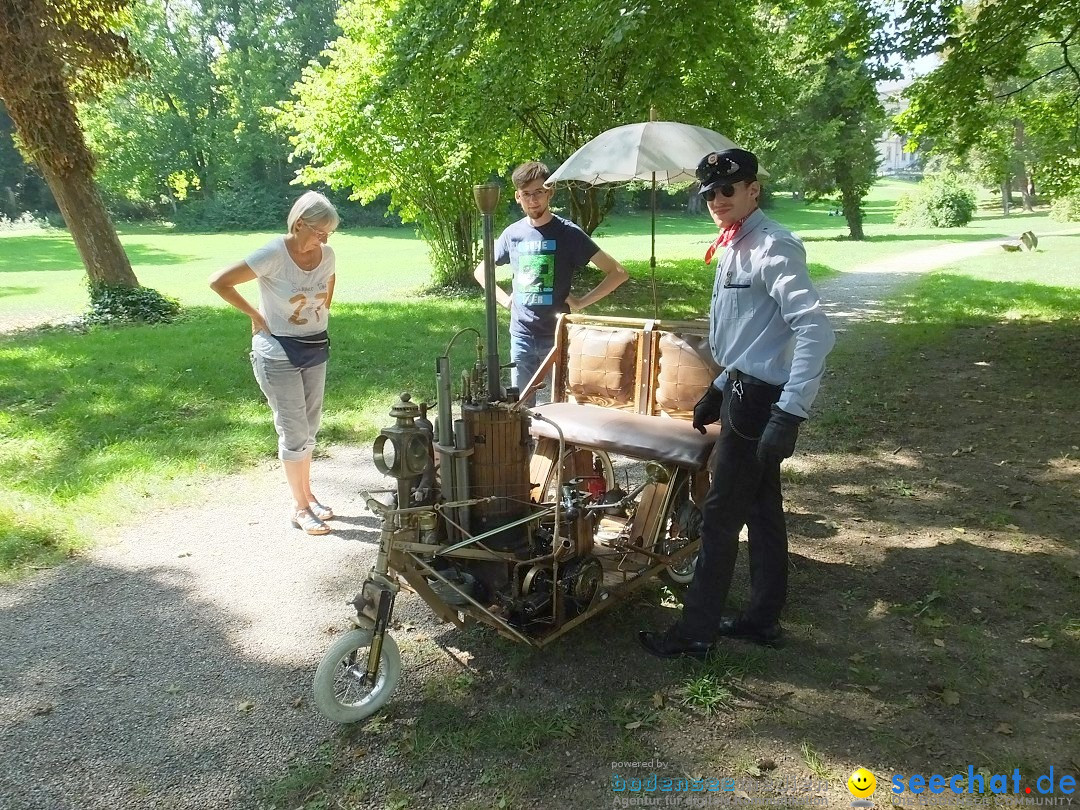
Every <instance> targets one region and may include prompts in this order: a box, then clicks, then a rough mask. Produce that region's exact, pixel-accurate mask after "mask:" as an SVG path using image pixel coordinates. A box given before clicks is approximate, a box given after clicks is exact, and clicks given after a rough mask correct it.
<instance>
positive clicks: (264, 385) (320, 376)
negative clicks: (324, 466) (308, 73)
mask: <svg viewBox="0 0 1080 810" xmlns="http://www.w3.org/2000/svg"><path fill="white" fill-rule="evenodd" d="M288 226H289V232H288V233H287V234H286V235H285V236H279V237H277V238H276V239H274V240H273V241H271V242H269V243H267V244H266V245H264V246H263V247H261V248H259V249H258V250H256V251H255V252H254V253H252V254H251V255H250V256H248V257H247V258H246V259H244V261H242V262H239V263H238V264H234V265H233V266H231V267H227V268H225V269H224V270H221V271H219V272H217V273H214V275H212V276H211V277H210V288H211V289H212V290H213V291H214V292H216V293H217V294H218V295H220V296H221V297H222V298H224V299H225V300H226V301H227V302H228V303H230V304H232V306H234V307H236V308H237V309H238V310H240V311H241V312H243V313H244V314H245V315H247V316H248V317H249V318H251V365H252V369H253V370H254V372H255V379H256V380H258V382H259V387H260V388H261V389H262V392H263V394H265V395H266V401H267V402H268V403H269V405H270V409H271V410H272V411H273V412H274V428H275V429H276V430H277V434H278V457H279V458H280V459H281V464H282V467H284V469H285V478H286V479H287V480H288V482H289V490H290V491H291V493H292V497H293V508H292V517H291V520H292V524H293V525H294V526H296V527H297V528H299V529H303V530H304V531H306V532H307V533H308V534H327V533H329V532H330V527H329V526H327V525H326V523H325V521H327V520H330V519H331V518H332V517H334V513H333V511H332V510H331V509H330V507H328V506H324V505H322V504H321V503H319V500H318V499H317V498H316V497H315V496H314V495H313V494H312V492H311V451H312V449H314V447H315V434H316V433H317V432H318V430H319V422H320V420H321V418H322V404H323V388H324V385H325V383H326V360H327V357H328V356H329V352H330V339H329V336H328V335H327V332H326V322H327V319H328V317H329V314H330V302H331V301H332V300H333V297H334V268H335V264H334V261H335V260H334V251H333V249H332V248H331V247H330V246H329V245H327V244H326V240H327V238H328V237H329V236H330V234H332V233H333V232H334V229H335V228H337V226H338V214H337V211H336V210H335V209H334V206H333V205H332V204H331V203H330V201H329V200H327V199H326V197H324V196H323V195H321V194H319V193H317V192H314V191H309V192H307V193H306V194H304V195H303V196H302V197H300V199H298V200H297V201H296V203H295V204H294V205H293V207H292V210H291V211H290V212H289V218H288ZM253 279H256V280H258V283H259V308H258V309H256V308H255V307H253V306H252V305H251V304H250V303H249V302H248V300H247V299H246V298H244V296H242V295H241V294H240V293H239V292H238V291H237V289H236V287H237V285H239V284H243V283H244V282H247V281H251V280H253Z"/></svg>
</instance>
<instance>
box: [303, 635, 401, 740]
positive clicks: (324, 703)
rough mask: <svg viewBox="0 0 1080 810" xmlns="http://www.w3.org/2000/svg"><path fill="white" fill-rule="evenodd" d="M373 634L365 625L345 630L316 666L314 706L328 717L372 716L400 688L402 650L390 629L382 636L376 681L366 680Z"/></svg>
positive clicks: (351, 720) (346, 719) (340, 720)
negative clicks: (400, 650) (398, 686)
mask: <svg viewBox="0 0 1080 810" xmlns="http://www.w3.org/2000/svg"><path fill="white" fill-rule="evenodd" d="M371 637H372V632H371V630H365V629H358V630H352V631H350V632H348V633H346V634H345V635H343V636H342V637H341V638H339V639H338V640H337V641H335V642H334V643H333V644H332V645H331V646H330V649H329V650H327V651H326V655H325V656H323V660H322V662H320V664H319V668H318V669H317V670H315V683H314V692H315V706H316V707H317V708H318V710H319V711H320V712H321V713H322V715H323V717H325V718H326V719H327V720H332V721H333V722H335V723H355V722H357V721H358V720H363V719H364V718H366V717H370V716H371V715H373V714H375V712H377V711H378V710H379V709H381V708H382V707H383V706H385V705H386V703H387V701H389V700H390V695H392V694H393V693H394V689H396V688H397V685H398V681H399V680H401V653H400V652H399V651H398V646H397V642H396V641H394V639H393V637H392V636H391V635H390V634H389V633H387V634H386V635H385V636H383V644H382V653H381V654H380V656H379V674H378V675H377V676H376V678H375V683H374V684H371V683H368V682H367V671H366V670H367V663H368V652H369V651H370V649H371Z"/></svg>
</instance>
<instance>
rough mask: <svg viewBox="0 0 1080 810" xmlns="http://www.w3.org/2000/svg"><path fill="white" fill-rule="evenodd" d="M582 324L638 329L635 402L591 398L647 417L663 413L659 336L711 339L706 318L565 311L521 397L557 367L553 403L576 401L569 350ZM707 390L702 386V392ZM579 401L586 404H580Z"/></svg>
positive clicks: (683, 415)
mask: <svg viewBox="0 0 1080 810" xmlns="http://www.w3.org/2000/svg"><path fill="white" fill-rule="evenodd" d="M573 325H581V326H586V327H593V328H596V329H601V330H603V329H611V330H614V329H633V330H636V331H637V346H636V349H637V357H636V360H635V364H634V397H633V400H632V402H630V403H627V404H625V405H618V406H612V405H610V404H607V403H604V402H603V401H600V400H597V399H588V400H587V401H588V403H589V404H592V405H601V406H604V407H618V408H619V409H620V410H631V411H633V412H634V413H639V414H643V415H646V416H661V413H662V409H661V408H660V406H659V405H658V403H657V401H656V393H657V388H658V385H659V382H658V381H659V376H660V339H661V338H662V337H663V335H664V334H665V333H673V334H676V335H679V336H683V337H695V338H705V339H706V340H707V339H708V336H709V326H708V323H707V322H705V321H661V320H658V319H652V318H650V319H644V318H618V317H607V316H596V315H573V314H564V315H560V316H559V322H558V325H557V327H556V332H555V345H554V347H553V348H552V350H551V351H550V352H549V353H548V355H547V357H546V358H545V359H544V362H543V363H541V365H540V368H538V369H537V371H536V373H535V374H534V375H533V376H532V379H530V380H529V382H528V383H527V384H526V386H525V390H524V391H522V392H521V399H522V400H527V399H528V397H529V396H530V395H532V394H534V393H535V392H536V391H537V390H538V389H539V388H540V386H541V385H542V383H543V382H544V380H545V378H546V377H547V376H548V374H549V373H550V372H551V371H552V369H553V368H554V383H553V391H552V396H551V401H552V402H568V401H577V399H576V397H574V396H573V395H572V394H571V393H570V392H569V390H568V383H567V377H568V374H569V368H568V363H567V349H568V345H569V327H570V326H573ZM701 359H702V363H703V365H704V364H708V365H710V366H712V369H713V371H714V372H715V373H714V377H715V376H717V375H719V373H720V369H719V368H717V367H716V366H715V364H714V363H713V362H712V360H711V358H708V357H704V356H702V358H701ZM704 392H705V390H704V388H702V393H704ZM579 404H585V403H580V402H579ZM663 415H664V416H667V417H671V418H677V419H689V418H690V417H691V416H692V415H693V414H692V412H691V411H690V410H683V411H668V412H663Z"/></svg>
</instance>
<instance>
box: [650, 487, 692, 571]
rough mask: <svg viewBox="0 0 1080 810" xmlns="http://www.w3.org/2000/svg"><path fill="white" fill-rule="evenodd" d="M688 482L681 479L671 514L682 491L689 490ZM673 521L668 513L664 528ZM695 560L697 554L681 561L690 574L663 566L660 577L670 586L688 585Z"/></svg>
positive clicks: (675, 508)
mask: <svg viewBox="0 0 1080 810" xmlns="http://www.w3.org/2000/svg"><path fill="white" fill-rule="evenodd" d="M690 482H691V479H690V478H684V479H683V481H682V483H681V484H680V486H679V489H680V492H678V493H676V495H675V497H674V498H673V499H672V501H673V503H672V505H671V510H672V512H674V511H675V510H677V509H678V508H679V502H680V500H681V498H682V497H684V496H683V493H682V490H686V489H689V487H690ZM685 497H688V496H685ZM674 519H675V517H674V515H673V514H671V512H669V513H668V517H667V520H666V521H665V522H664V523H665V527H666V526H669V525H671V521H673V520H674ZM665 530H666V529H665ZM698 539H699V540H700V539H701V538H700V537H699V538H698ZM697 559H698V555H697V554H691V555H690V556H689V557H688V558H686V559H685V560H684V561H683V564H684V565H689V566H690V573H689V574H687V573H685V572H684V571H677V570H676V569H674V568H673V567H672V566H670V565H668V566H665V567H664V570H663V571H661V572H660V576H662V577H663V578H664V579H665V580H667V581H668V582H669V583H671V584H672V585H689V584H690V583H691V582H693V581H694V569H695V568H697Z"/></svg>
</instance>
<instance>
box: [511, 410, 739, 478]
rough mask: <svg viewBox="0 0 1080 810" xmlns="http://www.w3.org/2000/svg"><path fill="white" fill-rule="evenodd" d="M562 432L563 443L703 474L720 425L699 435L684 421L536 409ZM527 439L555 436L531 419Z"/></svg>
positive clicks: (618, 413) (545, 425) (623, 413)
mask: <svg viewBox="0 0 1080 810" xmlns="http://www.w3.org/2000/svg"><path fill="white" fill-rule="evenodd" d="M535 410H536V411H537V412H539V413H540V414H542V415H543V416H544V417H546V418H547V419H550V420H551V421H553V422H555V423H556V424H557V425H558V426H559V428H560V429H561V430H562V433H563V439H565V440H566V441H567V442H568V443H571V444H577V445H581V446H583V447H590V448H594V449H597V450H606V451H608V452H609V453H619V454H621V455H624V456H630V457H631V458H639V459H654V460H656V461H660V462H664V463H667V464H675V465H676V466H679V467H687V468H689V469H691V470H702V469H704V468H705V465H706V464H707V463H708V461H709V454H710V453H711V452H712V447H713V444H714V443H715V442H716V439H717V438H718V437H719V435H720V426H719V425H709V427H708V433H706V434H705V435H704V436H702V435H701V434H700V433H698V432H697V431H696V430H694V428H693V427H692V426H691V424H690V422H689V421H687V420H685V419H670V418H667V417H663V416H645V415H644V414H638V413H632V412H628V411H620V410H615V409H612V408H602V407H599V406H597V405H578V404H576V403H572V402H551V403H548V404H547V405H540V406H539V407H537V408H536V409H535ZM530 430H531V432H532V435H534V436H538V437H544V438H549V439H558V438H559V433H558V431H557V430H555V428H554V427H553V426H552V425H550V424H548V423H547V422H544V421H541V420H540V419H533V420H532V426H531V428H530Z"/></svg>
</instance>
